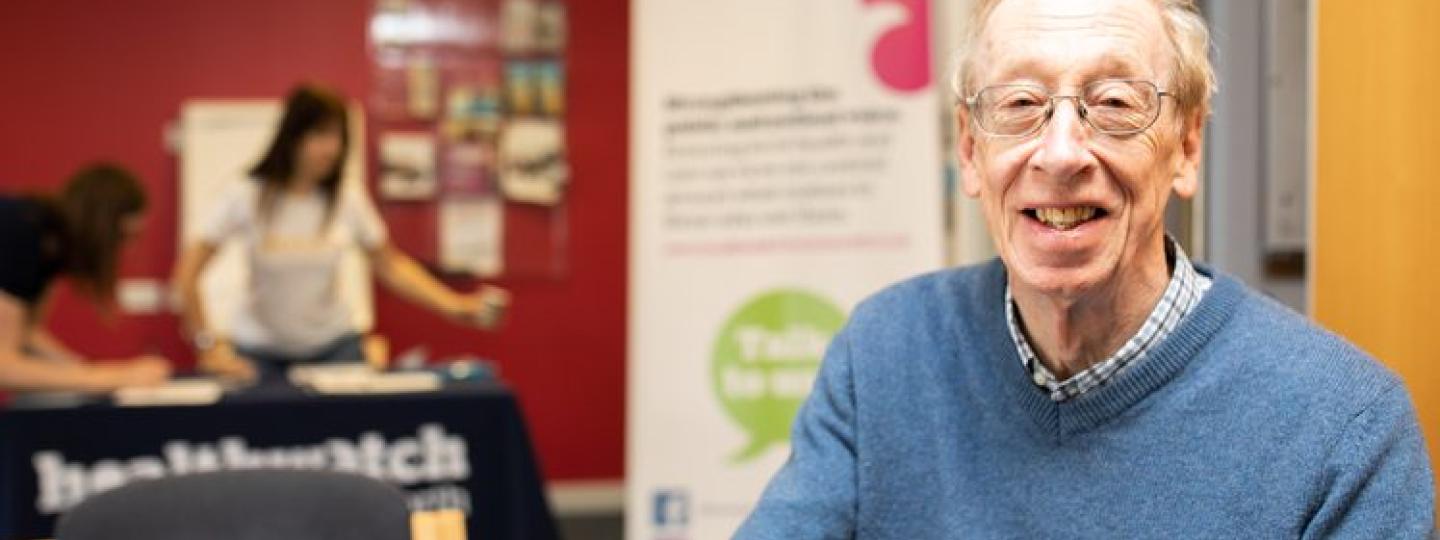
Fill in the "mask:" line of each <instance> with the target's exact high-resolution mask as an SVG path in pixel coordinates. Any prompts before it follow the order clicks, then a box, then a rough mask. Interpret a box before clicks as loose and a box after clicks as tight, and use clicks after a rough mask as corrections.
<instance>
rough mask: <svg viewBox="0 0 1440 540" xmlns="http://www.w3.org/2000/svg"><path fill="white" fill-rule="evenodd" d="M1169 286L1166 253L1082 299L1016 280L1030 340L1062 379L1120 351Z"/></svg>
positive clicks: (1158, 253) (1159, 252)
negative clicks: (1040, 289)
mask: <svg viewBox="0 0 1440 540" xmlns="http://www.w3.org/2000/svg"><path fill="white" fill-rule="evenodd" d="M1169 281H1170V268H1169V265H1168V264H1167V262H1166V256H1165V251H1164V250H1163V249H1161V250H1157V251H1156V252H1155V255H1153V256H1149V257H1146V258H1145V259H1144V260H1142V261H1140V263H1139V264H1135V265H1133V266H1131V267H1130V268H1121V269H1120V270H1118V271H1117V272H1116V273H1115V274H1114V275H1113V276H1111V278H1110V279H1109V280H1108V281H1106V282H1104V283H1101V284H1099V285H1097V286H1095V287H1093V288H1092V289H1091V290H1089V291H1087V292H1085V293H1084V294H1082V295H1078V296H1063V295H1052V294H1046V293H1044V292H1041V291H1036V290H1034V289H1030V288H1027V287H1025V286H1024V285H1022V284H1019V283H1016V282H1014V281H1011V283H1010V289H1011V294H1012V295H1013V296H1014V298H1015V305H1016V308H1017V309H1019V311H1020V318H1021V320H1022V321H1023V323H1024V331H1025V337H1026V339H1028V340H1029V341H1030V344H1031V345H1032V346H1033V347H1034V348H1035V352H1036V354H1037V355H1038V356H1039V357H1040V361H1041V363H1043V364H1044V365H1045V367H1046V368H1047V369H1049V370H1050V372H1051V373H1053V374H1054V375H1055V376H1056V377H1058V378H1059V379H1060V380H1065V379H1068V378H1070V377H1071V376H1073V375H1075V374H1076V373H1079V372H1081V371H1084V370H1085V369H1086V368H1088V367H1090V366H1092V365H1094V364H1096V363H1098V362H1100V361H1102V360H1104V359H1105V358H1107V357H1109V356H1110V355H1111V354H1114V352H1115V351H1117V350H1119V349H1120V347H1121V346H1122V345H1124V344H1125V341H1126V340H1128V339H1130V336H1132V335H1134V334H1135V333H1136V332H1138V331H1139V330H1140V326H1141V325H1142V324H1144V323H1145V318H1146V317H1148V316H1149V314H1150V312H1151V311H1152V310H1154V309H1155V304H1156V303H1157V302H1159V301H1160V296H1161V295H1163V294H1164V293H1165V287H1166V285H1167V284H1168V283H1169Z"/></svg>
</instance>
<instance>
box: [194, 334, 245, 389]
mask: <svg viewBox="0 0 1440 540" xmlns="http://www.w3.org/2000/svg"><path fill="white" fill-rule="evenodd" d="M196 358H197V359H198V361H197V362H196V366H197V367H199V368H200V371H201V372H202V373H207V374H210V375H214V376H216V377H219V378H220V379H223V380H227V381H235V382H239V383H244V384H249V383H253V382H255V378H256V377H257V376H258V374H257V373H256V372H255V365H254V364H251V363H250V360H248V359H246V358H245V357H243V356H240V355H239V354H237V353H236V352H235V348H234V347H233V346H231V345H230V342H229V341H225V340H223V339H222V340H218V341H216V342H215V344H214V345H212V346H210V348H208V349H205V350H202V351H197V354H196Z"/></svg>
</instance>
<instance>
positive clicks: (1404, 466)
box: [1303, 384, 1435, 540]
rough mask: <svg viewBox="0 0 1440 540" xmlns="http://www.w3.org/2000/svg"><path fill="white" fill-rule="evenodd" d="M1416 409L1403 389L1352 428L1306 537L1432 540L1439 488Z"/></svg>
mask: <svg viewBox="0 0 1440 540" xmlns="http://www.w3.org/2000/svg"><path fill="white" fill-rule="evenodd" d="M1431 475H1432V472H1431V470H1430V461H1429V456H1428V454H1427V453H1426V451H1425V441H1424V439H1423V438H1422V437H1421V434H1420V425H1419V422H1418V420H1417V419H1416V415H1415V409H1414V406H1413V405H1412V404H1411V402H1410V398H1409V394H1407V393H1406V392H1405V389H1404V386H1403V385H1400V384H1396V385H1395V386H1394V387H1393V388H1391V389H1390V390H1388V391H1386V392H1385V393H1384V394H1382V395H1381V396H1380V397H1379V398H1378V399H1377V400H1376V401H1375V403H1373V404H1371V405H1370V406H1369V407H1367V408H1365V410H1363V411H1361V412H1360V413H1359V414H1358V415H1356V416H1355V417H1354V418H1353V419H1351V420H1350V422H1349V424H1348V425H1347V426H1346V427H1345V430H1344V432H1343V433H1342V434H1341V435H1340V439H1339V440H1338V441H1336V443H1335V447H1334V448H1333V449H1332V450H1331V451H1330V456H1329V458H1328V459H1327V460H1326V462H1325V470H1324V473H1323V475H1322V488H1323V490H1324V491H1323V493H1322V494H1321V500H1320V502H1319V506H1318V508H1316V510H1315V513H1314V515H1313V516H1312V517H1311V519H1310V522H1309V524H1308V526H1307V527H1306V530H1305V534H1304V535H1303V537H1304V538H1306V539H1312V538H1314V539H1319V538H1326V539H1332V538H1343V539H1361V538H1364V539H1369V538H1374V539H1381V538H1384V539H1397V540H1399V539H1415V540H1424V539H1427V538H1430V537H1431V536H1430V535H1431V534H1432V532H1433V531H1434V530H1435V529H1434V527H1435V521H1434V520H1435V490H1434V484H1433V483H1432V482H1433V480H1432V477H1431Z"/></svg>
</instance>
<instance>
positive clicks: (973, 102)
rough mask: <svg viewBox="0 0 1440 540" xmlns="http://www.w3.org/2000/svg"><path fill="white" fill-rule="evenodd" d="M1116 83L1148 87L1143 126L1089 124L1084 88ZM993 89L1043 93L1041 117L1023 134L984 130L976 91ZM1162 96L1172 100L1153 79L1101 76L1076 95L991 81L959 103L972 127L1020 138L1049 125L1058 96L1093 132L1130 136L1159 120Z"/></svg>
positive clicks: (1031, 85)
mask: <svg viewBox="0 0 1440 540" xmlns="http://www.w3.org/2000/svg"><path fill="white" fill-rule="evenodd" d="M1116 82H1123V83H1128V84H1135V83H1139V84H1143V85H1145V86H1148V87H1150V89H1151V90H1154V91H1155V112H1154V113H1152V114H1151V115H1150V120H1149V121H1147V122H1145V125H1144V126H1142V127H1139V128H1136V129H1122V130H1106V129H1100V127H1099V126H1096V125H1095V124H1092V123H1090V117H1089V113H1088V111H1087V109H1086V107H1085V99H1084V98H1085V93H1086V90H1088V89H1089V88H1090V87H1092V86H1096V85H1100V84H1107V83H1116ZM996 88H1031V89H1036V90H1040V91H1041V92H1042V93H1043V94H1045V95H1046V96H1047V99H1046V102H1045V113H1044V114H1043V115H1042V116H1041V118H1042V119H1041V120H1040V122H1038V123H1036V124H1035V127H1033V128H1030V129H1029V130H1028V131H1025V132H1023V133H1015V134H1008V133H995V132H993V131H990V130H989V129H986V128H985V126H984V125H982V124H981V123H980V120H979V115H978V114H976V112H975V109H976V106H977V105H978V101H979V99H980V94H981V93H983V92H985V91H987V90H994V89H996ZM1166 97H1169V98H1172V99H1173V98H1174V97H1175V95H1174V94H1171V93H1170V92H1167V91H1165V90H1164V89H1163V88H1160V85H1158V84H1155V82H1154V81H1148V80H1144V79H1102V80H1098V81H1094V82H1090V83H1086V84H1085V86H1082V87H1080V93H1079V94H1052V93H1051V92H1050V89H1049V88H1045V87H1044V86H1041V85H1038V84H992V85H990V86H986V87H983V88H981V89H979V90H976V91H975V93H974V94H973V95H971V96H970V97H968V98H965V100H964V102H963V103H964V105H965V110H967V111H969V112H970V122H971V123H972V124H974V125H975V128H976V129H978V130H980V131H981V132H983V133H985V134H986V135H989V136H991V137H996V138H1004V139H1022V138H1026V137H1030V136H1032V135H1035V134H1036V133H1039V132H1041V131H1043V130H1044V129H1045V126H1048V125H1050V120H1051V119H1052V118H1054V117H1055V109H1056V107H1057V106H1056V102H1058V101H1059V100H1062V99H1068V100H1072V101H1073V102H1074V103H1075V112H1076V114H1077V115H1078V116H1079V117H1080V122H1081V123H1083V124H1085V126H1086V127H1089V128H1090V129H1092V130H1094V131H1095V132H1096V133H1101V134H1105V135H1109V136H1112V137H1128V136H1130V135H1135V134H1137V133H1141V132H1143V131H1145V130H1147V129H1150V127H1151V126H1154V125H1155V122H1156V121H1158V120H1160V112H1161V110H1163V109H1164V108H1165V107H1164V101H1165V98H1166Z"/></svg>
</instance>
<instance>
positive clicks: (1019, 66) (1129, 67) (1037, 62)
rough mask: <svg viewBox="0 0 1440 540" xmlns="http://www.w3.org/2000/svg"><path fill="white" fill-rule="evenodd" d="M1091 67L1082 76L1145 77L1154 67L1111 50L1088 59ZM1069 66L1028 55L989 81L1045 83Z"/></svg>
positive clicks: (1087, 61)
mask: <svg viewBox="0 0 1440 540" xmlns="http://www.w3.org/2000/svg"><path fill="white" fill-rule="evenodd" d="M1084 63H1085V64H1086V66H1087V67H1085V68H1084V69H1083V71H1081V73H1080V75H1081V79H1082V80H1085V81H1088V80H1092V79H1097V78H1106V77H1145V76H1151V75H1152V74H1151V73H1150V70H1149V69H1147V68H1146V66H1145V63H1144V62H1142V61H1141V60H1140V57H1139V56H1138V55H1135V54H1133V53H1128V52H1119V51H1111V52H1107V53H1105V54H1104V55H1103V56H1101V57H1099V58H1098V59H1095V60H1085V61H1084ZM1065 69H1066V66H1064V65H1059V64H1057V63H1056V62H1055V61H1054V60H1053V59H1049V58H1042V57H1026V58H1021V59H1019V60H1016V61H1014V62H1011V63H1010V64H1009V65H1007V66H1005V68H1004V69H1002V70H1001V71H999V72H998V73H996V74H995V75H994V77H993V79H991V80H990V81H988V82H986V84H1005V83H1007V82H1011V81H1014V80H1016V79H1031V80H1035V81H1037V82H1042V83H1053V82H1054V81H1053V79H1054V78H1055V76H1056V75H1058V72H1060V71H1063V70H1065Z"/></svg>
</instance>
